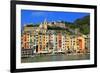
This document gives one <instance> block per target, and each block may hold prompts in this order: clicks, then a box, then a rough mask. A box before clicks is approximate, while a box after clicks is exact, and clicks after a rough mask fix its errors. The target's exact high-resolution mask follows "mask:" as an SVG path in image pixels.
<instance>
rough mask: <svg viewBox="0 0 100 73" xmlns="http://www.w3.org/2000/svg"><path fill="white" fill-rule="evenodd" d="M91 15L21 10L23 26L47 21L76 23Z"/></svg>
mask: <svg viewBox="0 0 100 73" xmlns="http://www.w3.org/2000/svg"><path fill="white" fill-rule="evenodd" d="M86 15H89V13H82V12H56V11H37V10H21V25H22V26H23V25H24V24H29V23H33V24H38V23H41V22H43V21H44V19H46V20H47V21H48V22H51V21H62V20H63V21H68V22H74V21H75V20H76V19H78V18H82V17H84V16H86Z"/></svg>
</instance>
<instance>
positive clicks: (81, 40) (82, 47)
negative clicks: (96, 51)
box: [78, 36, 85, 52]
mask: <svg viewBox="0 0 100 73" xmlns="http://www.w3.org/2000/svg"><path fill="white" fill-rule="evenodd" d="M78 45H79V50H80V51H81V52H84V51H85V39H84V37H82V36H78Z"/></svg>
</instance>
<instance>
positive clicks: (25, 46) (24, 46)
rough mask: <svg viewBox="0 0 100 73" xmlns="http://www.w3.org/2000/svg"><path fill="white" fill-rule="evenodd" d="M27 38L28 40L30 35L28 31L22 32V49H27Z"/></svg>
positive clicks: (28, 46)
mask: <svg viewBox="0 0 100 73" xmlns="http://www.w3.org/2000/svg"><path fill="white" fill-rule="evenodd" d="M29 40H30V35H29V33H23V35H22V48H23V49H29V48H30V45H29Z"/></svg>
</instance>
